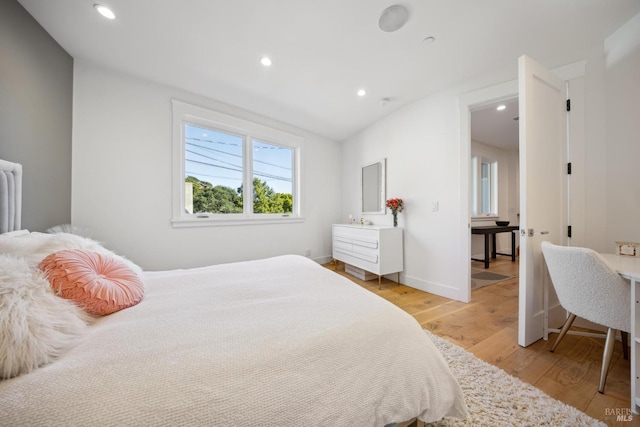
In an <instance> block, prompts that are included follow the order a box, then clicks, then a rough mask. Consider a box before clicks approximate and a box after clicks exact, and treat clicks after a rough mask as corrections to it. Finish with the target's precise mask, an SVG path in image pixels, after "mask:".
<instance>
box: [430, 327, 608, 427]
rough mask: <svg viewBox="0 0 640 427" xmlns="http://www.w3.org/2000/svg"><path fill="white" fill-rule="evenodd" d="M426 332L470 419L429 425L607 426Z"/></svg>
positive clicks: (442, 421) (452, 419)
mask: <svg viewBox="0 0 640 427" xmlns="http://www.w3.org/2000/svg"><path fill="white" fill-rule="evenodd" d="M425 333H426V334H427V335H428V336H429V338H431V340H432V341H433V343H434V344H435V345H436V347H438V349H439V350H440V352H442V354H443V355H444V358H445V359H446V361H447V363H448V364H449V367H450V368H451V372H453V376H454V377H456V379H457V380H458V382H459V383H460V387H462V392H463V393H464V396H465V400H466V402H467V407H468V408H469V413H470V416H469V418H467V419H466V420H458V419H454V418H445V419H444V420H441V421H439V422H437V423H433V424H427V425H428V426H474V427H475V426H491V427H498V426H505V427H506V426H572V427H573V426H603V427H606V424H604V423H602V422H600V421H598V420H596V419H593V418H591V417H589V416H588V415H586V414H585V413H583V412H580V411H578V410H577V409H576V408H574V407H572V406H569V405H566V404H564V403H562V402H560V401H558V400H556V399H553V398H552V397H550V396H548V395H547V394H545V393H543V392H542V391H540V390H538V389H537V388H535V387H533V386H532V385H530V384H527V383H525V382H523V381H521V380H520V379H518V378H516V377H513V376H511V375H509V374H507V373H506V372H505V371H503V370H502V369H500V368H497V367H495V366H493V365H490V364H489V363H487V362H485V361H483V360H480V359H478V358H477V357H475V356H474V355H473V354H471V353H469V352H468V351H466V350H464V349H463V348H462V347H459V346H457V345H455V344H452V343H450V342H449V341H447V340H445V339H443V338H440V337H438V336H435V335H433V334H432V333H431V332H429V331H425Z"/></svg>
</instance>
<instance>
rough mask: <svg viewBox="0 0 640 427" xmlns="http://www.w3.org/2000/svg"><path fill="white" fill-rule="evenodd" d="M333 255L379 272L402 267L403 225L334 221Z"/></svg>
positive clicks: (349, 262) (385, 272)
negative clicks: (341, 222) (401, 226)
mask: <svg viewBox="0 0 640 427" xmlns="http://www.w3.org/2000/svg"><path fill="white" fill-rule="evenodd" d="M332 237H333V259H334V260H336V261H342V262H344V263H345V264H349V265H353V266H355V267H358V268H361V269H363V270H366V271H369V272H371V273H375V274H377V275H378V280H380V276H384V275H385V274H390V273H399V272H401V271H402V270H403V268H404V252H403V243H402V229H401V228H395V227H389V226H376V225H350V224H333V232H332Z"/></svg>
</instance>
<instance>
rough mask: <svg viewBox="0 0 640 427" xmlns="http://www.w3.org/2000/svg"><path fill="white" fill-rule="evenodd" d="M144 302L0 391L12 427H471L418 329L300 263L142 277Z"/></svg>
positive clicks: (345, 283)
mask: <svg viewBox="0 0 640 427" xmlns="http://www.w3.org/2000/svg"><path fill="white" fill-rule="evenodd" d="M144 282H145V288H146V290H145V297H144V300H143V301H142V302H141V303H140V304H138V305H137V306H135V307H132V308H129V309H126V310H123V311H120V312H117V313H114V314H112V315H110V316H107V317H105V318H102V319H100V320H99V321H98V322H97V323H96V324H95V325H93V326H92V327H91V332H90V334H89V336H87V337H86V339H85V340H84V341H83V342H82V343H81V344H80V345H78V346H76V347H74V348H73V349H72V350H70V351H69V352H68V353H67V354H66V355H65V356H64V357H62V358H61V359H59V360H57V361H55V362H54V363H52V364H50V365H48V366H45V367H42V368H40V369H38V370H36V371H34V372H32V373H30V374H27V375H23V376H20V377H17V378H13V379H10V380H5V381H1V382H0V425H6V426H139V425H166V426H180V425H184V426H194V425H206V426H242V427H245V426H294V425H295V426H298V425H300V426H349V427H351V426H367V427H369V426H383V425H386V424H388V423H392V422H400V421H404V420H408V419H411V418H412V417H416V416H417V417H419V418H420V419H422V420H425V421H433V420H438V419H440V418H442V417H443V416H446V415H449V416H464V415H465V413H466V407H465V404H464V401H463V397H462V392H461V390H460V388H459V386H458V384H457V382H456V381H455V379H454V378H453V376H452V375H451V373H450V371H449V369H448V367H447V365H446V363H445V361H444V360H443V358H442V356H441V355H440V353H439V352H438V350H436V348H435V347H434V345H433V344H432V343H431V341H430V340H429V339H428V338H427V337H426V336H425V334H424V333H423V331H422V329H421V328H420V326H419V324H418V323H417V322H416V321H415V320H414V319H413V318H412V317H411V316H409V315H408V314H406V313H405V312H403V311H402V310H400V309H398V308H397V307H395V306H393V305H392V304H391V303H389V302H387V301H385V300H383V299H381V298H379V297H377V296H376V295H373V294H371V293H369V292H368V291H366V290H364V289H362V288H360V287H359V286H357V285H355V284H353V283H352V282H350V281H349V280H347V279H345V278H343V277H340V276H339V275H336V274H335V273H333V272H331V271H329V270H327V269H325V268H323V267H321V266H319V265H317V264H316V263H314V262H312V261H310V260H308V259H306V258H304V257H298V256H282V257H276V258H271V259H266V260H260V261H251V262H242V263H235V264H225V265H218V266H211V267H205V268H198V269H190V270H174V271H167V272H147V273H144Z"/></svg>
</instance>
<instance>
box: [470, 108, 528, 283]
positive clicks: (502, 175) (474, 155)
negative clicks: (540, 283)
mask: <svg viewBox="0 0 640 427" xmlns="http://www.w3.org/2000/svg"><path fill="white" fill-rule="evenodd" d="M469 111H470V141H469V144H470V154H471V156H470V170H469V176H470V190H471V191H470V201H469V204H470V208H471V214H470V218H469V223H470V224H471V227H475V228H478V227H491V226H496V225H497V224H500V225H509V226H518V224H519V207H520V191H519V182H520V178H519V126H518V120H519V112H518V97H517V96H512V97H509V98H505V99H499V100H495V101H490V102H483V103H480V104H479V105H471V106H470V108H469ZM476 231H477V230H476ZM511 234H512V231H511V232H510V231H507V232H503V233H497V234H496V235H495V246H496V247H495V249H494V248H492V252H493V251H495V252H496V253H497V254H499V255H497V257H500V258H501V257H502V256H504V255H505V254H507V255H510V254H512V253H516V255H517V249H516V248H517V247H518V244H519V235H518V233H516V235H515V236H514V237H515V242H516V244H515V247H512V240H511V237H512V236H511ZM485 237H486V236H484V235H482V234H472V235H471V259H472V260H474V262H473V263H472V266H471V276H470V281H471V288H472V289H474V288H476V287H479V286H483V285H486V284H490V283H492V282H491V281H485V280H482V279H485V278H492V279H494V280H493V282H495V281H498V280H500V279H501V277H500V275H502V276H504V277H505V280H506V279H507V278H511V277H513V276H511V275H509V274H506V275H505V274H502V273H500V272H497V271H493V270H494V269H493V268H492V267H493V265H492V263H494V262H495V261H496V259H497V258H496V259H493V258H491V257H487V256H486V254H485ZM489 240H491V241H493V240H494V239H493V238H490V239H489ZM485 258H486V259H490V263H489V266H488V268H487V263H482V262H480V263H479V262H478V260H484V259H485ZM501 265H502V266H504V265H505V264H504V263H501ZM516 267H517V263H516ZM483 270H486V271H483ZM507 270H509V271H512V270H513V268H508V269H507ZM516 270H517V268H516Z"/></svg>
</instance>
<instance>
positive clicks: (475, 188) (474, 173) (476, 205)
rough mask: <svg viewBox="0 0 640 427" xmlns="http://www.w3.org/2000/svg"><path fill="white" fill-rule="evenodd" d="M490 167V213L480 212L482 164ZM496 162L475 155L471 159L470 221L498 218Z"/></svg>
mask: <svg viewBox="0 0 640 427" xmlns="http://www.w3.org/2000/svg"><path fill="white" fill-rule="evenodd" d="M483 163H488V164H490V165H491V170H490V183H489V200H490V201H489V204H490V205H491V212H489V213H481V211H482V196H483V193H482V164H483ZM498 167H499V166H498V161H497V160H495V159H492V158H490V157H487V156H482V155H479V154H475V155H473V156H472V158H471V188H472V196H471V197H472V200H471V217H472V219H485V218H486V219H493V218H499V217H500V215H499V212H498Z"/></svg>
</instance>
